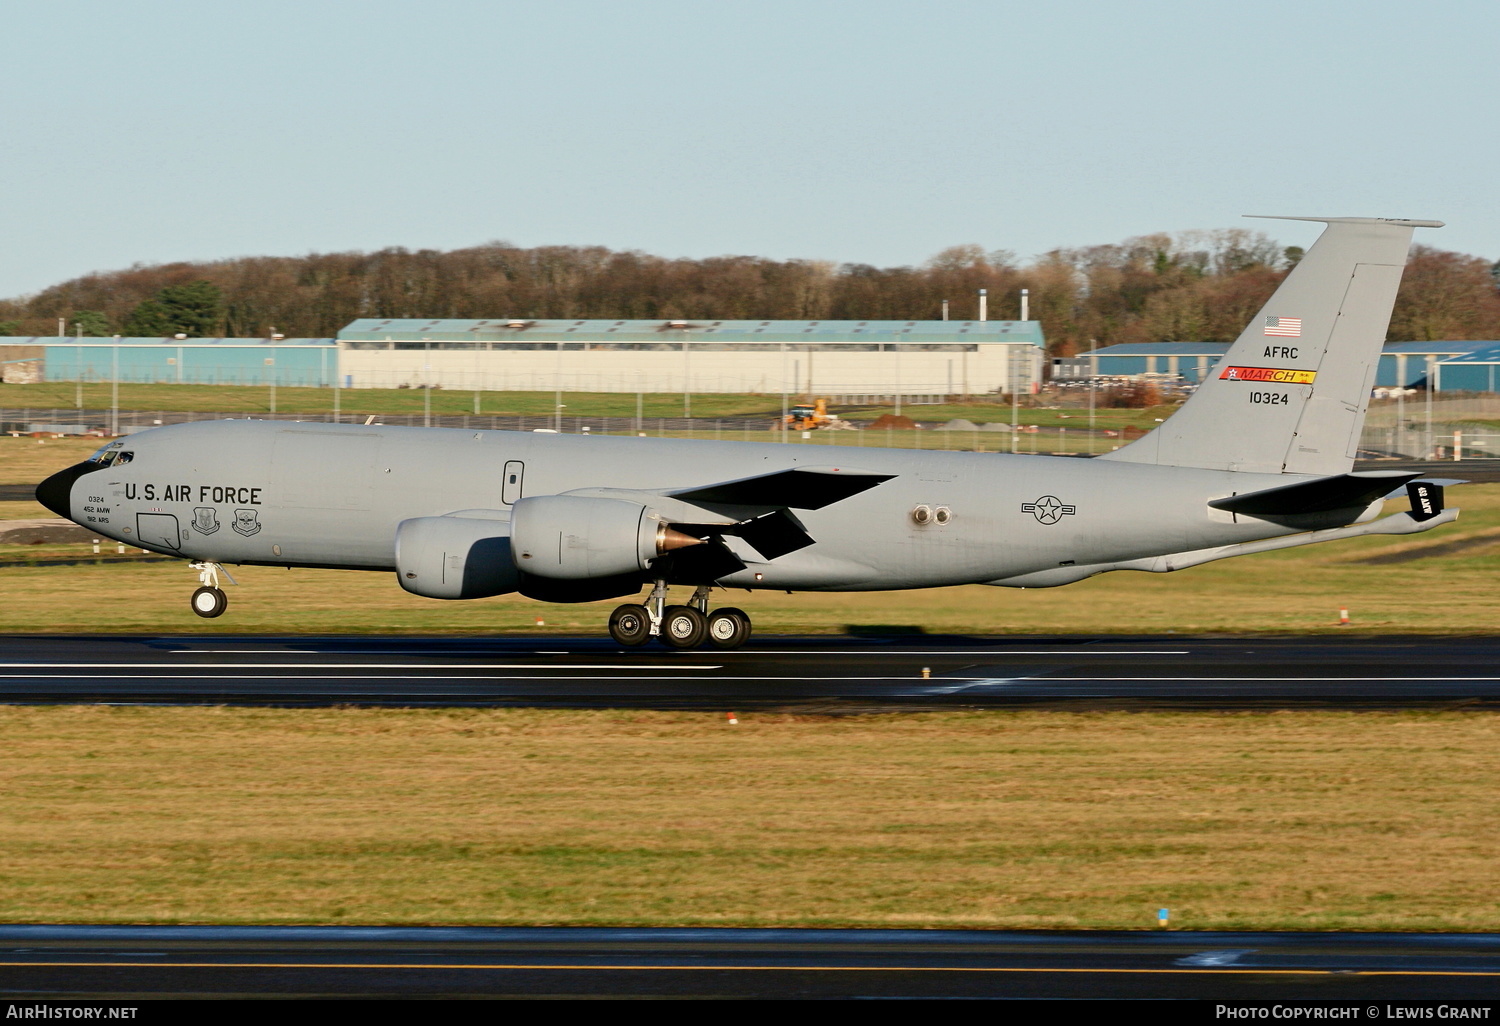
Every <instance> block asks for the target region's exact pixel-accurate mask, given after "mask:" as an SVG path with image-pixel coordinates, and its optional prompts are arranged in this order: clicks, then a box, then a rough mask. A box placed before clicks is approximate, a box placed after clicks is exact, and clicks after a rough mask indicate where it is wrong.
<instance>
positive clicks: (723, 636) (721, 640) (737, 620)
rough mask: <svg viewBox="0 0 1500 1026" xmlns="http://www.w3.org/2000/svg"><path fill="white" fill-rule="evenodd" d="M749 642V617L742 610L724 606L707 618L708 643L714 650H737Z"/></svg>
mask: <svg viewBox="0 0 1500 1026" xmlns="http://www.w3.org/2000/svg"><path fill="white" fill-rule="evenodd" d="M749 640H750V617H748V616H746V615H745V611H744V610H742V609H736V608H734V607H733V606H726V607H725V608H723V609H715V610H714V611H713V612H712V613H710V614H709V616H708V643H709V644H710V645H712V646H713V647H714V648H739V647H740V646H741V645H743V644H744V643H745V642H747V641H749Z"/></svg>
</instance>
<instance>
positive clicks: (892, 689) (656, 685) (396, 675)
mask: <svg viewBox="0 0 1500 1026" xmlns="http://www.w3.org/2000/svg"><path fill="white" fill-rule="evenodd" d="M0 702H10V703H98V702H107V703H145V704H150V703H158V704H228V705H278V706H330V705H384V706H507V705H510V706H515V705H527V706H557V707H594V708H597V707H649V708H680V709H725V708H731V709H739V708H764V707H777V708H801V709H807V710H809V711H811V710H816V709H827V710H834V709H846V710H849V711H858V710H861V709H865V710H868V709H872V708H873V709H897V708H935V707H944V706H996V705H1052V706H1057V705H1062V706H1091V707H1098V706H1101V705H1102V706H1113V705H1125V706H1130V705H1139V706H1158V707H1160V706H1165V707H1172V706H1183V707H1194V706H1200V707H1229V708H1232V707H1265V706H1296V705H1313V706H1318V705H1323V706H1338V707H1354V708H1359V707H1385V708H1389V707H1401V706H1434V705H1436V706H1442V705H1455V704H1460V705H1480V706H1482V705H1493V704H1500V638H1490V637H1485V638H1448V637H1381V638H1371V637H1358V636H1337V635H1335V636H1319V637H1301V638H1260V637H1256V638H1224V637H1188V636H1183V637H1174V636H1171V635H1168V636H1166V637H1162V636H1153V637H1014V638H995V637H988V638H971V637H913V636H905V635H900V634H893V635H889V636H879V637H820V638H808V637H764V638H759V639H756V640H755V641H753V642H752V643H751V645H750V646H748V647H746V648H743V649H739V650H736V651H731V652H723V651H715V650H711V649H699V650H694V651H690V652H682V651H673V650H669V649H666V648H662V647H659V646H655V645H653V646H651V647H647V648H641V649H621V648H619V647H617V646H615V645H613V644H612V643H609V642H607V641H599V640H594V639H583V638H566V637H530V638H527V637H507V638H503V639H486V638H421V637H348V636H344V637H282V638H266V637H240V636H220V637H204V636H193V637H121V636H97V637H11V638H5V639H0Z"/></svg>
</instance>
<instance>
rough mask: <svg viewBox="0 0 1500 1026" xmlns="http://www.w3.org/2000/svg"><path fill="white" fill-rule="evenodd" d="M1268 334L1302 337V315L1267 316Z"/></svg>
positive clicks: (1282, 336)
mask: <svg viewBox="0 0 1500 1026" xmlns="http://www.w3.org/2000/svg"><path fill="white" fill-rule="evenodd" d="M1266 334H1267V335H1277V336H1280V337H1281V338H1301V337H1302V318H1301V317H1267V318H1266Z"/></svg>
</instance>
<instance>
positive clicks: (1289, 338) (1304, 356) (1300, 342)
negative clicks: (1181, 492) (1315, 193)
mask: <svg viewBox="0 0 1500 1026" xmlns="http://www.w3.org/2000/svg"><path fill="white" fill-rule="evenodd" d="M1287 220H1293V221H1324V222H1326V223H1327V225H1328V227H1327V228H1325V229H1324V230H1323V234H1322V235H1321V236H1319V237H1318V241H1317V242H1316V243H1314V244H1313V246H1312V248H1311V249H1309V250H1308V251H1307V255H1306V256H1304V257H1303V258H1302V260H1301V262H1300V263H1298V264H1297V266H1296V267H1294V268H1293V269H1292V272H1291V273H1290V274H1288V275H1287V276H1286V280H1285V281H1283V282H1282V283H1281V285H1280V287H1278V288H1277V289H1276V292H1275V293H1274V294H1273V295H1272V296H1271V299H1270V301H1269V302H1267V303H1266V305H1265V306H1264V307H1263V308H1262V309H1261V311H1260V314H1259V315H1258V316H1257V317H1256V318H1255V319H1254V320H1253V321H1251V322H1250V325H1249V326H1248V327H1246V328H1245V330H1244V331H1243V332H1241V333H1240V337H1239V338H1238V339H1237V340H1236V341H1235V343H1234V345H1232V346H1230V348H1229V352H1228V353H1226V354H1225V355H1224V358H1223V359H1222V360H1220V361H1219V363H1218V365H1217V366H1216V367H1215V368H1214V369H1213V372H1212V373H1211V374H1210V375H1209V377H1208V378H1207V380H1205V381H1203V382H1202V383H1201V384H1200V385H1199V386H1198V390H1197V391H1196V392H1194V393H1193V395H1192V397H1191V398H1189V399H1188V401H1187V402H1186V403H1184V404H1183V406H1182V409H1180V410H1178V411H1177V412H1176V413H1175V414H1173V415H1172V416H1171V417H1169V418H1168V419H1167V421H1166V422H1165V423H1164V424H1162V426H1161V427H1159V428H1157V429H1156V430H1155V431H1152V432H1151V433H1150V434H1148V435H1146V436H1145V437H1144V438H1141V439H1138V440H1137V441H1135V442H1132V443H1131V444H1130V445H1127V446H1125V447H1124V448H1122V449H1118V450H1116V451H1115V452H1112V453H1107V454H1106V455H1104V456H1101V457H1100V459H1106V460H1111V459H1112V460H1123V461H1125V462H1128V463H1157V464H1161V465H1164V466H1175V467H1204V468H1207V469H1210V470H1239V471H1250V472H1255V473H1263V474H1280V473H1287V474H1343V473H1347V472H1348V471H1349V470H1350V469H1351V468H1352V467H1353V465H1354V452H1355V449H1356V447H1357V446H1358V445H1359V433H1360V429H1361V428H1362V427H1363V426H1364V419H1365V409H1366V407H1368V405H1369V402H1370V386H1371V385H1372V384H1373V383H1374V378H1375V369H1376V365H1377V363H1378V362H1379V360H1380V352H1381V347H1382V345H1383V343H1384V342H1385V332H1386V328H1387V327H1389V326H1390V320H1391V307H1392V306H1393V305H1394V304H1395V301H1396V289H1397V288H1398V287H1399V286H1400V284H1401V272H1402V270H1403V269H1404V267H1405V266H1406V251H1407V248H1408V247H1409V246H1410V245H1411V234H1412V229H1413V228H1441V227H1442V226H1443V223H1442V222H1441V221H1404V220H1386V219H1383V218H1373V217H1298V218H1288V219H1287Z"/></svg>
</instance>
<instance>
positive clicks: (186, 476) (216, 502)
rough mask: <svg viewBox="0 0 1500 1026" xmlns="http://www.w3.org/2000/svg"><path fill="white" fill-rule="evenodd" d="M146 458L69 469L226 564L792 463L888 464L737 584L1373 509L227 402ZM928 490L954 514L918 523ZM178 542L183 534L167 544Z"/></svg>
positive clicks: (159, 440)
mask: <svg viewBox="0 0 1500 1026" xmlns="http://www.w3.org/2000/svg"><path fill="white" fill-rule="evenodd" d="M118 449H119V451H122V452H124V451H128V452H130V453H132V457H131V459H130V461H129V462H128V463H124V464H120V463H115V464H113V465H110V466H103V467H101V468H99V469H96V470H92V471H90V472H87V473H83V474H81V475H79V476H78V477H77V479H76V480H75V481H74V482H73V483H72V486H71V491H70V493H69V498H68V501H69V515H70V516H71V517H72V518H73V519H74V520H76V521H78V522H79V523H81V524H84V525H85V526H87V527H89V528H90V529H92V530H96V531H98V532H99V534H101V535H103V536H106V537H109V538H114V539H118V540H120V541H124V542H127V543H129V544H132V545H139V546H141V547H143V548H147V549H152V550H155V551H159V552H166V553H170V554H176V555H181V556H183V557H185V558H189V559H193V560H202V561H212V562H218V563H254V564H267V565H276V566H282V565H285V566H308V567H334V568H348V569H361V570H383V571H391V570H394V568H395V557H394V540H395V536H396V531H397V527H398V525H400V524H401V522H402V521H405V520H409V519H411V518H417V517H436V516H444V515H447V514H451V513H454V512H458V511H494V512H495V513H497V514H500V515H503V514H504V513H505V511H506V510H508V509H509V507H510V506H511V505H512V504H513V503H514V502H515V501H516V499H517V498H519V497H522V496H539V495H552V494H558V493H564V492H569V491H573V490H578V489H597V488H614V489H632V490H639V491H650V492H664V491H671V490H674V489H680V488H689V487H693V486H701V485H705V484H710V483H713V482H720V481H733V480H738V479H743V478H752V477H757V476H759V475H765V474H770V473H774V472H777V471H781V470H787V469H794V468H833V467H837V468H840V469H841V470H844V471H852V472H865V473H879V474H888V475H892V477H891V479H890V480H887V481H884V482H883V483H881V484H879V485H877V486H875V487H872V488H870V489H869V490H867V491H864V492H861V493H860V494H856V495H853V496H850V497H849V498H846V499H843V500H841V501H838V502H835V503H833V504H831V505H828V506H826V507H824V508H822V509H805V510H804V509H798V510H797V511H796V516H797V517H798V519H800V521H801V523H802V524H803V525H804V526H805V528H806V530H807V533H808V534H809V535H811V537H812V538H813V539H814V542H815V544H813V545H811V546H808V547H806V548H803V549H800V550H798V551H796V552H792V553H790V554H788V555H785V556H782V557H780V558H777V559H774V560H771V561H768V562H765V563H761V564H758V565H755V566H753V567H750V568H747V569H745V570H743V571H740V572H738V573H735V574H732V575H730V576H727V577H724V578H722V579H721V580H720V581H719V583H721V584H724V585H726V586H735V587H746V588H767V589H796V590H830V591H833V590H847V591H866V590H885V589H900V588H922V587H932V586H940V585H953V584H968V583H999V582H1003V581H1005V580H1006V579H1007V578H1015V577H1018V576H1022V575H1028V574H1035V573H1037V572H1039V571H1048V570H1053V569H1055V568H1058V567H1068V566H1079V567H1083V566H1087V565H1090V564H1108V563H1113V562H1118V561H1124V560H1131V559H1139V558H1142V557H1148V556H1154V555H1162V554H1167V553H1177V552H1183V551H1187V550H1196V549H1203V548H1207V547H1211V546H1218V545H1227V544H1232V543H1239V542H1249V541H1255V540H1259V539H1264V538H1273V537H1277V536H1282V535H1289V534H1294V533H1298V532H1301V531H1306V530H1308V529H1310V528H1311V527H1317V526H1331V525H1332V524H1335V523H1350V522H1352V521H1353V520H1354V519H1356V518H1359V519H1364V518H1365V516H1366V513H1368V515H1373V513H1374V510H1373V509H1371V510H1369V511H1364V510H1355V511H1343V512H1342V513H1341V514H1340V515H1339V516H1337V517H1335V518H1334V519H1332V520H1327V519H1326V518H1324V521H1323V522H1319V523H1310V522H1309V523H1306V524H1298V525H1295V526H1293V525H1289V524H1285V523H1272V522H1269V521H1266V520H1261V519H1256V518H1252V517H1245V516H1238V517H1236V516H1234V515H1232V514H1228V513H1223V512H1220V511H1217V510H1213V509H1210V508H1209V507H1208V506H1207V505H1206V503H1207V502H1208V501H1209V500H1211V499H1216V498H1222V497H1225V496H1229V495H1232V494H1235V493H1244V492H1249V491H1255V490H1258V489H1263V488H1269V487H1273V486H1276V485H1284V484H1286V483H1287V482H1288V480H1297V479H1298V478H1289V477H1288V476H1287V475H1281V474H1246V473H1234V472H1229V471H1218V470H1202V469H1192V468H1182V467H1168V466H1154V465H1146V464H1135V463H1126V462H1113V461H1105V460H1089V459H1073V458H1063V457H1044V456H1021V455H1007V454H988V453H961V452H932V451H920V450H917V451H913V450H906V449H879V448H849V447H847V446H839V447H832V446H821V445H817V444H806V445H788V444H775V443H750V442H701V441H681V440H671V439H653V438H639V437H608V436H584V435H554V434H540V433H520V432H508V431H467V430H449V429H435V428H402V427H388V426H381V425H372V426H359V425H331V424H312V423H308V424H301V423H296V424H289V423H285V422H263V421H241V420H226V421H216V422H209V423H195V424H183V425H174V426H169V427H163V428H158V429H155V430H151V431H147V432H142V433H139V434H136V435H132V436H130V437H128V438H126V439H124V440H122V443H121V444H120V445H119V446H118ZM919 506H927V507H929V508H931V509H936V508H937V507H940V506H941V507H946V509H948V510H950V511H951V517H950V518H949V519H948V522H947V523H942V524H939V523H936V522H928V523H926V524H920V523H917V522H916V520H915V519H914V518H913V516H912V513H913V511H914V510H915V509H916V508H917V507H919ZM173 541H175V542H176V544H175V545H174V544H172V542H173Z"/></svg>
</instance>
